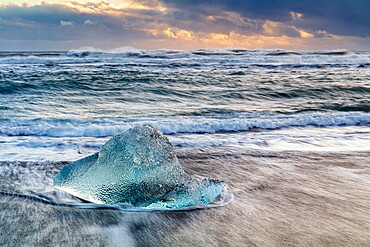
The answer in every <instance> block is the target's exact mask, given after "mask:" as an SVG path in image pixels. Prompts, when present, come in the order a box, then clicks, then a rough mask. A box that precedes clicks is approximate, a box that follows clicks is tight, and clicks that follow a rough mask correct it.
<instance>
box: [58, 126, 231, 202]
mask: <svg viewBox="0 0 370 247" xmlns="http://www.w3.org/2000/svg"><path fill="white" fill-rule="evenodd" d="M54 185H55V186H57V187H59V188H61V189H62V190H64V191H67V192H68V193H70V194H72V195H75V196H77V197H79V198H81V199H84V200H87V201H90V202H94V203H99V204H119V203H128V204H132V205H133V206H135V207H148V208H181V207H187V206H191V205H205V204H208V203H210V202H212V201H213V200H215V199H216V198H217V197H218V196H219V195H220V194H221V192H222V191H223V189H224V188H225V184H224V183H222V182H221V181H218V180H214V179H208V178H206V179H203V180H202V181H198V180H197V179H194V178H191V177H189V176H188V175H187V174H186V173H185V171H184V170H183V168H182V167H181V165H180V164H179V162H178V160H177V157H176V155H175V153H174V147H173V145H172V144H171V143H170V142H169V140H168V139H167V138H166V137H165V136H163V134H162V133H160V132H159V131H158V130H155V129H154V128H153V127H151V126H147V125H145V126H139V127H134V128H132V129H129V130H127V131H126V132H124V133H122V134H120V135H117V136H115V137H113V138H112V139H110V140H109V141H108V142H107V143H106V144H105V145H104V146H103V147H102V149H101V150H100V151H99V152H98V153H95V154H93V155H91V156H88V157H85V158H83V159H80V160H77V161H75V162H73V163H71V164H69V165H67V166H65V167H63V169H62V170H61V171H60V172H59V174H58V175H57V176H56V177H55V179H54Z"/></svg>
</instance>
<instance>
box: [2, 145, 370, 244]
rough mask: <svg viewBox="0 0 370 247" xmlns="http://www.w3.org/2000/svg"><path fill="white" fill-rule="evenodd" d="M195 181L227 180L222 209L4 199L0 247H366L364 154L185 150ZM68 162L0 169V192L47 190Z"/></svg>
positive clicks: (369, 170) (367, 162) (369, 172)
mask: <svg viewBox="0 0 370 247" xmlns="http://www.w3.org/2000/svg"><path fill="white" fill-rule="evenodd" d="M177 154H178V157H179V160H180V163H181V164H182V165H183V167H184V168H185V170H186V171H187V172H188V173H190V174H192V175H194V176H205V177H208V176H209V177H214V178H218V179H221V180H223V181H225V182H226V183H227V184H228V185H229V190H230V191H232V192H233V193H234V196H235V197H234V200H233V202H232V203H231V204H229V205H227V206H226V207H222V208H214V209H207V210H195V211H189V212H153V213H128V212H120V211H114V210H86V209H76V208H66V207H57V206H52V205H45V204H42V203H39V202H34V201H31V200H28V199H25V198H19V197H12V196H6V195H0V232H1V234H0V246H370V153H369V152H351V153H333V152H332V153H323V152H321V153H314V152H270V151H255V150H240V149H231V148H229V149H203V150H194V149H186V148H181V149H178V150H177ZM62 165H64V163H57V164H51V163H42V164H36V163H22V162H1V163H0V190H1V191H7V192H19V193H23V192H24V191H26V190H27V189H31V190H34V191H39V192H45V191H46V192H48V193H50V191H51V190H52V187H51V186H50V185H51V181H52V178H53V176H54V175H55V174H56V173H57V172H58V170H59V169H60V167H61V166H62Z"/></svg>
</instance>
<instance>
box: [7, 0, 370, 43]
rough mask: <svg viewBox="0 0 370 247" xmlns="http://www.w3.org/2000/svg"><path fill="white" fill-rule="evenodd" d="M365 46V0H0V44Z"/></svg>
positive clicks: (368, 1)
mask: <svg viewBox="0 0 370 247" xmlns="http://www.w3.org/2000/svg"><path fill="white" fill-rule="evenodd" d="M126 46H131V47H135V48H139V49H201V48H247V49H288V50H299V49H304V50H312V49H315V50H328V49H331V50H332V49H348V50H370V0H204V1H201V0H113V1H108V0H106V1H100V0H99V1H96V0H63V1H60V0H47V1H39V0H23V1H22V0H0V50H71V49H78V48H80V47H95V48H99V49H106V50H108V49H114V48H118V47H126Z"/></svg>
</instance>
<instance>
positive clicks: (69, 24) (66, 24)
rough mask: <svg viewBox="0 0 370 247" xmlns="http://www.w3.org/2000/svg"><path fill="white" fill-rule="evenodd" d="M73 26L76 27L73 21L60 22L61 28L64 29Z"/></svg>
mask: <svg viewBox="0 0 370 247" xmlns="http://www.w3.org/2000/svg"><path fill="white" fill-rule="evenodd" d="M73 25H74V24H73V21H63V20H60V26H62V27H72V26H73Z"/></svg>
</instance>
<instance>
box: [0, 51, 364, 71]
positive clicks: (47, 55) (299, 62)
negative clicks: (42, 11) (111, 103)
mask: <svg viewBox="0 0 370 247" xmlns="http://www.w3.org/2000/svg"><path fill="white" fill-rule="evenodd" d="M184 58H186V59H187V62H185V61H184ZM226 58H227V61H225V59H226ZM133 59H135V61H136V62H137V63H141V62H143V63H145V62H148V61H154V60H155V61H157V62H158V61H160V62H159V63H155V65H156V66H158V65H159V64H167V62H168V60H172V61H175V63H177V64H183V63H184V62H185V64H187V63H188V62H189V63H190V64H194V63H197V64H207V63H211V64H215V63H216V64H218V63H219V62H221V63H224V64H228V61H230V63H231V64H233V65H234V66H239V65H243V66H251V67H265V68H272V69H274V68H280V67H282V68H285V67H293V68H300V67H312V68H321V67H322V66H324V67H325V66H329V67H341V66H353V65H357V66H358V67H360V68H361V67H367V66H368V64H369V63H370V57H369V54H368V53H366V52H350V51H347V50H323V51H289V50H243V49H202V50H192V51H182V50H164V49H162V50H141V49H136V48H133V47H121V48H117V49H112V50H103V49H98V48H94V47H82V48H79V49H75V50H70V51H67V52H28V53H27V52H2V53H0V65H5V64H10V65H13V64H34V65H46V66H55V65H58V64H91V63H104V64H112V63H113V64H116V63H118V64H126V63H127V62H129V61H131V60H133ZM161 60H163V61H161Z"/></svg>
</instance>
